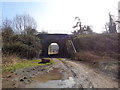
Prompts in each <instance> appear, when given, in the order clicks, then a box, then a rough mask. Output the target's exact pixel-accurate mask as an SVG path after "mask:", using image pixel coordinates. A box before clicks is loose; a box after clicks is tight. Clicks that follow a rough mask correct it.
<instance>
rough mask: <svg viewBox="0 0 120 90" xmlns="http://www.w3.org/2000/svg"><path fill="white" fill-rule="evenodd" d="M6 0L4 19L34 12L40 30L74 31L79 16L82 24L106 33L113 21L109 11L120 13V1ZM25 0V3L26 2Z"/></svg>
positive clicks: (3, 4)
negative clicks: (119, 11)
mask: <svg viewBox="0 0 120 90" xmlns="http://www.w3.org/2000/svg"><path fill="white" fill-rule="evenodd" d="M14 1H15V0H2V3H0V5H2V18H5V17H8V18H10V19H12V18H13V17H15V15H16V14H30V16H32V17H33V18H34V19H35V20H36V21H37V26H38V27H37V30H38V31H42V30H44V31H47V32H49V33H71V31H73V29H72V27H73V25H75V20H74V17H76V16H78V17H79V18H80V20H81V22H82V25H90V26H93V31H94V32H98V33H100V32H102V31H103V30H104V24H105V23H106V22H108V21H109V17H108V13H109V12H110V13H111V14H113V15H115V16H116V18H117V16H118V14H117V10H118V1H119V0H36V2H35V0H26V1H25V0H23V1H22V0H16V1H17V2H14ZM24 1H25V2H24Z"/></svg>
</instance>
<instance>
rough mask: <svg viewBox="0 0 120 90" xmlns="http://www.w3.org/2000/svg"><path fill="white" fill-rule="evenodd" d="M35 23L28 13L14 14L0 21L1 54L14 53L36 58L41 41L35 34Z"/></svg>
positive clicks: (22, 56) (39, 51)
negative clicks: (0, 24)
mask: <svg viewBox="0 0 120 90" xmlns="http://www.w3.org/2000/svg"><path fill="white" fill-rule="evenodd" d="M36 28H37V23H36V21H35V19H34V18H33V17H31V16H30V15H29V14H23V15H16V16H15V17H14V18H13V19H12V20H10V19H7V18H5V19H4V20H3V21H2V27H1V31H2V40H3V47H2V51H3V55H11V54H15V55H18V56H19V57H21V58H28V59H32V58H38V57H39V55H40V53H41V48H42V46H41V42H40V39H39V38H38V37H37V36H36V34H37V33H38V32H37V30H36Z"/></svg>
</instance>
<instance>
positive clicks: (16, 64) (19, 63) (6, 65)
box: [2, 56, 54, 72]
mask: <svg viewBox="0 0 120 90" xmlns="http://www.w3.org/2000/svg"><path fill="white" fill-rule="evenodd" d="M4 59H10V60H7V61H12V62H4V61H3V65H2V70H3V72H8V71H14V70H16V69H21V68H27V67H31V66H43V65H49V64H53V63H54V62H53V60H50V62H49V63H45V64H38V62H40V61H41V59H33V60H26V59H20V58H18V57H13V56H12V58H11V57H10V56H9V57H3V60H4Z"/></svg>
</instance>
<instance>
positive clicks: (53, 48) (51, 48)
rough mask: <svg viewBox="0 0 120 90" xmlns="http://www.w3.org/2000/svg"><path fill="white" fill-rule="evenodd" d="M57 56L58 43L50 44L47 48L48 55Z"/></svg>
mask: <svg viewBox="0 0 120 90" xmlns="http://www.w3.org/2000/svg"><path fill="white" fill-rule="evenodd" d="M58 54H59V45H58V43H50V45H49V46H48V55H58Z"/></svg>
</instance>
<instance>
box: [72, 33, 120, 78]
mask: <svg viewBox="0 0 120 90" xmlns="http://www.w3.org/2000/svg"><path fill="white" fill-rule="evenodd" d="M72 40H73V43H74V45H75V47H76V49H77V54H76V56H75V59H76V60H78V61H81V62H83V63H85V64H88V65H89V66H90V67H91V68H95V69H98V70H100V71H102V72H105V73H106V74H109V75H112V76H115V77H118V57H120V54H119V53H118V46H119V45H118V34H89V35H76V36H73V37H72Z"/></svg>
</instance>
